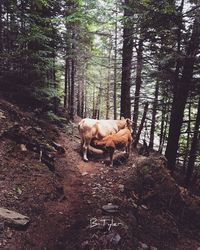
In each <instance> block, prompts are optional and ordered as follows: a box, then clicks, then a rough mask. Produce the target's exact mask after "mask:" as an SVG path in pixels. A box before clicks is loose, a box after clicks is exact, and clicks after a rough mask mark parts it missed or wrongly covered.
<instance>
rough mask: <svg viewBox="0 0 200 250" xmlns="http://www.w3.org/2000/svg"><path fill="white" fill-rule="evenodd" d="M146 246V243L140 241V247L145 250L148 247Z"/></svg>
mask: <svg viewBox="0 0 200 250" xmlns="http://www.w3.org/2000/svg"><path fill="white" fill-rule="evenodd" d="M148 248H149V247H148V246H147V244H145V243H142V242H140V249H142V250H145V249H148Z"/></svg>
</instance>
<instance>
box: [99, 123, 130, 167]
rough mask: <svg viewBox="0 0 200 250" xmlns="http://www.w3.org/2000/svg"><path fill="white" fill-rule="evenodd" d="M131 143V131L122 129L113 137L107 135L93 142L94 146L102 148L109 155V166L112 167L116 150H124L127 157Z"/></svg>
mask: <svg viewBox="0 0 200 250" xmlns="http://www.w3.org/2000/svg"><path fill="white" fill-rule="evenodd" d="M131 143H132V136H131V131H130V130H129V129H128V128H124V129H122V130H120V131H119V132H117V133H116V134H113V135H108V136H106V137H104V138H103V139H100V140H95V144H96V145H98V146H103V147H104V148H105V149H106V150H108V151H109V154H110V166H113V155H114V152H115V150H116V149H124V148H125V149H126V153H127V156H128V157H129V154H130V149H131Z"/></svg>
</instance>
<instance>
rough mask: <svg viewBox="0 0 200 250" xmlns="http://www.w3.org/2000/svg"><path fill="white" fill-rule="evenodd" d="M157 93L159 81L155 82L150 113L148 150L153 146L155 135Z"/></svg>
mask: <svg viewBox="0 0 200 250" xmlns="http://www.w3.org/2000/svg"><path fill="white" fill-rule="evenodd" d="M158 91H159V80H158V79H157V81H156V86H155V98H154V103H153V111H152V122H151V131H150V139H149V148H150V149H152V148H153V145H154V133H155V124H156V111H157V106H158Z"/></svg>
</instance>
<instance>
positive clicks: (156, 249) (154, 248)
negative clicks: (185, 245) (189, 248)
mask: <svg viewBox="0 0 200 250" xmlns="http://www.w3.org/2000/svg"><path fill="white" fill-rule="evenodd" d="M150 250H158V248H157V247H153V246H150ZM199 250H200V248H199Z"/></svg>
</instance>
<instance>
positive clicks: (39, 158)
mask: <svg viewBox="0 0 200 250" xmlns="http://www.w3.org/2000/svg"><path fill="white" fill-rule="evenodd" d="M77 122H78V120H76V121H75V123H74V124H71V125H66V126H63V127H62V128H59V127H57V126H56V125H55V124H52V123H50V122H49V121H47V120H44V119H38V118H37V115H36V113H34V112H27V111H23V110H22V109H20V108H18V107H17V106H16V105H12V104H11V103H9V102H7V101H4V100H0V137H1V138H0V140H1V143H0V156H1V162H0V187H1V189H0V207H4V208H7V209H10V210H14V211H16V212H19V213H21V214H23V215H26V216H28V217H29V218H30V223H29V225H28V226H27V227H26V228H22V229H19V228H13V227H12V226H10V225H7V224H6V223H5V226H4V228H3V229H1V230H2V231H0V233H1V234H0V249H5V250H6V249H7V250H43V249H44V250H45V249H46V250H62V249H63V250H64V249H65V250H78V249H80V250H81V249H82V250H86V249H88V250H114V249H118V250H121V249H124V250H129V249H130V250H134V249H151V250H156V249H158V250H160V249H163V250H164V249H175V250H197V249H200V199H199V197H197V196H194V195H192V194H190V193H189V192H188V191H187V190H186V189H184V188H181V187H179V186H178V185H177V184H176V183H175V181H174V180H173V178H172V177H171V176H170V175H169V173H168V171H167V170H166V164H165V160H164V158H163V157H162V156H160V155H152V156H150V157H144V156H140V155H138V154H137V153H136V152H132V154H131V156H130V158H129V160H128V161H127V160H126V159H125V157H124V156H123V153H122V152H121V153H118V156H117V158H116V161H115V164H114V167H113V168H111V167H109V164H108V163H109V161H108V159H91V158H90V161H89V162H88V163H86V162H84V161H83V160H82V157H81V154H80V138H79V136H78V131H77V126H76V124H77ZM54 142H56V143H58V144H60V145H61V146H62V147H63V148H64V149H65V153H63V152H62V150H61V151H60V150H59V148H56V147H55V144H54ZM56 145H57V144H56ZM106 205H107V206H106ZM0 222H1V224H2V223H3V220H2V219H1V218H0Z"/></svg>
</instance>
